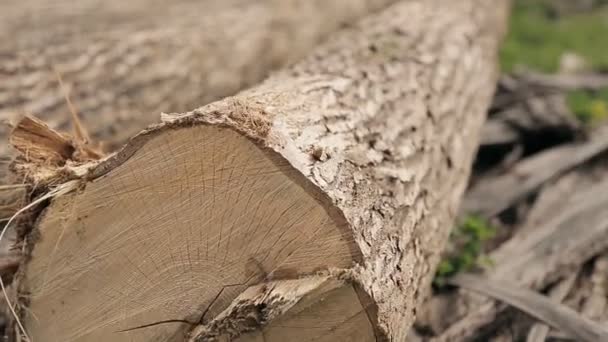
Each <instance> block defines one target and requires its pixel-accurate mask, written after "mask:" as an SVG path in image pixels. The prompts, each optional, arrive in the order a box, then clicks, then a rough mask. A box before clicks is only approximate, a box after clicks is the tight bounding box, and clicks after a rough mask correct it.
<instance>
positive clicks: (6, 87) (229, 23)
mask: <svg viewBox="0 0 608 342" xmlns="http://www.w3.org/2000/svg"><path fill="white" fill-rule="evenodd" d="M391 2H394V0H334V1H325V0H253V1H252V0H203V1H191V0H178V1H171V2H170V3H168V2H166V1H161V0H135V1H128V2H125V1H120V0H110V1H103V2H99V1H97V0H83V1H77V2H74V1H65V0H60V1H53V2H52V3H49V2H48V1H41V0H24V1H19V3H13V2H2V3H0V41H1V42H2V44H1V46H0V118H4V119H5V118H14V117H15V116H17V115H22V114H23V113H28V114H34V115H37V116H39V117H41V118H42V119H44V120H45V121H46V122H48V123H50V124H51V125H52V126H54V127H60V128H66V127H67V126H68V124H69V120H70V116H69V115H68V113H69V110H68V106H67V105H66V102H65V100H64V94H63V93H62V90H61V88H60V87H59V84H58V80H57V75H56V72H55V71H57V72H59V73H60V74H61V75H63V79H64V82H65V83H66V86H67V87H68V88H69V90H70V93H71V97H72V100H73V102H74V104H75V105H76V107H77V109H78V110H79V112H80V114H81V115H82V116H83V118H84V121H85V123H86V124H87V127H89V128H90V130H91V133H93V136H94V137H96V138H100V139H108V140H111V143H115V144H121V143H123V142H124V139H126V138H128V137H130V136H131V135H133V134H135V133H137V132H138V131H139V130H141V129H142V128H144V127H145V126H146V125H148V124H150V123H152V122H157V121H158V116H159V114H160V113H161V112H163V111H165V112H183V111H187V110H192V109H194V108H197V107H199V106H201V105H203V104H207V103H209V102H211V101H214V100H217V99H219V98H221V97H224V96H228V95H232V94H234V93H235V92H237V91H238V90H240V89H242V88H243V87H245V86H247V85H251V84H253V83H255V82H259V81H260V80H261V79H262V78H263V77H265V76H266V75H267V72H268V71H269V70H270V69H273V68H277V67H280V66H282V65H284V64H285V63H286V62H289V61H292V60H294V59H297V58H301V57H302V56H303V55H304V54H305V53H306V52H308V51H309V50H310V48H311V47H312V46H313V45H315V44H316V43H318V42H319V41H320V40H321V39H322V38H324V37H325V36H326V35H327V33H329V32H332V31H334V30H336V29H338V27H340V26H341V25H343V24H346V23H350V22H352V21H353V20H354V19H355V18H358V17H360V16H362V15H364V14H368V13H370V12H371V11H374V10H377V9H380V8H382V7H385V6H386V5H387V4H389V3H391ZM2 130H3V134H6V133H7V130H6V129H5V128H4V127H2ZM0 133H1V132H0ZM5 146H6V145H2V146H1V147H0V153H1V154H5V153H6V152H7V151H6V149H5V148H6V147H5Z"/></svg>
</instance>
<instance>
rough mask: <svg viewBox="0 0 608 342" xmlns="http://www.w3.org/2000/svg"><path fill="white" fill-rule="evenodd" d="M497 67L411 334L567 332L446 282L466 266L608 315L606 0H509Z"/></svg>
mask: <svg viewBox="0 0 608 342" xmlns="http://www.w3.org/2000/svg"><path fill="white" fill-rule="evenodd" d="M500 65H501V70H502V76H501V78H500V81H499V84H498V88H497V92H496V95H495V98H494V101H493V104H492V106H491V108H490V110H489V112H488V120H487V122H486V124H485V126H484V128H483V134H482V139H481V142H480V147H479V152H478V155H477V160H476V162H475V165H474V173H473V176H472V178H471V182H470V187H469V189H468V191H467V194H466V196H465V198H464V200H463V205H462V209H461V213H460V219H459V222H458V223H457V225H456V226H455V227H454V229H453V232H452V235H451V241H450V246H449V247H448V250H447V251H446V253H445V256H444V260H443V261H442V262H441V264H440V265H439V270H438V273H437V275H436V278H435V286H434V295H433V296H432V298H431V299H430V300H429V301H428V302H427V304H426V306H425V310H424V313H423V314H422V315H421V316H420V317H419V321H418V324H417V337H418V338H419V339H423V340H425V339H427V338H430V337H433V336H434V337H437V336H439V337H441V338H444V339H443V340H454V341H460V340H471V339H472V340H479V341H530V342H532V341H558V340H559V341H562V340H570V339H569V338H568V337H567V336H564V334H562V333H560V332H558V331H555V330H553V329H549V328H548V327H547V326H544V327H543V326H542V324H539V323H538V322H537V321H536V320H533V319H531V318H530V317H529V316H526V315H524V314H522V313H520V312H518V311H516V310H514V309H512V308H507V307H506V306H504V305H499V304H497V303H496V302H493V303H492V301H489V300H487V299H481V298H479V297H476V296H474V295H472V294H471V293H467V292H466V291H462V290H455V289H454V288H450V287H448V286H445V284H446V282H449V279H450V277H452V276H454V275H456V274H459V273H461V272H464V271H470V272H483V273H484V274H485V275H487V276H489V277H493V278H496V279H501V278H502V279H509V280H511V281H512V282H513V284H514V286H516V285H519V286H522V287H524V288H525V287H528V288H532V289H534V290H536V291H539V292H540V293H542V294H544V295H547V296H549V297H550V298H552V300H554V301H555V302H557V303H563V304H565V305H566V306H568V307H569V308H572V309H574V310H575V311H576V312H577V313H579V315H580V316H582V317H584V318H587V319H590V320H592V321H595V322H600V323H601V324H604V326H606V325H605V324H607V323H608V306H607V305H606V302H607V298H608V250H607V248H608V168H607V167H608V153H607V150H608V130H606V123H607V120H608V1H605V0H579V1H569V0H515V1H514V5H513V11H512V16H511V20H510V28H509V34H508V36H507V38H506V40H505V42H504V44H503V47H502V50H501V53H500ZM531 305H532V304H531ZM414 335H416V334H414Z"/></svg>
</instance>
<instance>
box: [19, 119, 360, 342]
mask: <svg viewBox="0 0 608 342" xmlns="http://www.w3.org/2000/svg"><path fill="white" fill-rule="evenodd" d="M133 146H136V147H133ZM131 147H132V148H134V150H132V151H130V152H129V153H128V154H129V157H128V158H125V157H124V155H121V154H120V153H119V154H117V155H116V156H115V157H110V160H107V161H105V162H104V163H105V165H112V167H113V168H112V169H111V170H106V171H107V172H104V173H103V176H100V177H99V178H97V179H94V180H93V181H91V182H90V183H88V184H87V185H86V188H85V189H83V190H80V191H79V192H78V193H72V194H68V195H64V196H62V197H60V198H57V199H55V200H54V201H53V203H52V204H51V206H50V207H49V208H48V209H47V210H46V213H45V214H44V215H43V217H42V219H41V221H40V223H39V225H38V228H39V229H38V230H39V236H40V238H39V239H38V241H37V242H36V245H35V246H34V248H33V250H32V252H31V261H30V262H29V264H28V265H27V270H26V272H25V275H24V278H23V279H22V282H21V285H22V290H23V291H25V294H26V295H27V301H28V310H27V312H26V322H25V323H26V326H27V327H28V328H29V331H28V333H29V334H30V336H31V337H32V338H33V339H34V340H46V341H153V340H169V341H174V340H175V341H181V340H183V338H184V336H185V335H188V334H190V335H191V336H195V335H192V333H193V332H195V331H198V334H199V338H198V340H201V341H203V340H210V339H211V340H213V338H219V336H223V335H225V334H228V335H230V336H231V338H236V336H238V335H240V334H241V333H246V334H247V336H248V337H245V336H243V337H242V339H241V340H243V341H256V340H258V339H259V338H258V337H256V336H258V335H256V334H260V333H262V332H263V331H266V330H260V329H257V330H255V329H254V328H252V327H257V326H260V327H262V326H264V327H266V328H264V329H270V330H268V334H269V335H267V336H266V341H275V340H276V341H282V340H284V339H283V338H281V336H283V337H284V336H285V335H284V333H286V332H285V331H287V330H285V329H287V328H285V327H288V326H291V328H289V329H297V330H298V331H303V332H305V333H306V334H308V335H310V336H313V335H314V334H316V333H319V334H320V335H319V336H325V337H327V336H330V335H331V334H327V331H325V330H327V329H330V330H332V331H334V330H335V331H339V330H341V328H340V327H342V326H345V325H348V326H350V325H352V324H354V323H353V322H359V320H362V321H363V320H365V321H367V322H369V318H368V314H367V311H366V310H364V308H365V307H366V306H369V305H366V304H362V302H361V301H360V300H359V297H358V296H357V291H355V289H354V287H353V285H350V284H346V283H344V282H343V281H341V280H337V278H338V277H336V276H332V277H331V279H329V278H318V277H313V275H315V274H328V272H329V270H336V269H337V270H348V269H350V268H352V267H353V266H354V265H355V263H357V262H359V261H360V258H361V256H360V251H359V249H358V247H357V246H356V244H355V243H354V241H353V237H352V232H351V231H350V230H349V229H348V226H347V223H346V220H345V219H344V217H343V216H342V214H341V212H340V211H339V210H338V209H336V208H335V207H334V206H333V205H332V203H331V201H330V200H329V199H328V198H326V197H325V195H324V194H323V193H322V192H321V191H319V190H318V189H317V188H316V187H314V186H313V185H312V184H311V183H310V181H308V180H307V179H305V178H304V176H302V175H301V174H300V173H299V171H297V170H296V169H294V168H293V167H292V166H291V165H290V164H289V163H288V162H287V161H286V160H284V159H283V157H281V156H280V155H279V154H277V153H275V152H273V151H271V150H269V149H267V148H265V147H263V146H261V145H260V144H259V143H258V142H256V141H254V140H252V139H251V138H249V137H248V136H246V134H242V133H239V132H237V131H235V130H233V129H231V128H228V127H225V126H217V125H206V124H198V125H190V126H183V125H182V126H181V127H177V126H175V125H169V124H167V125H164V126H159V127H157V128H156V130H155V131H153V132H148V133H146V134H145V135H144V136H141V137H140V139H139V140H138V141H137V142H133V144H132V146H131ZM127 149H128V148H127ZM112 158H115V160H112ZM100 167H101V168H103V167H104V166H103V163H102V165H100ZM337 272H338V273H340V271H337ZM334 273H335V272H334ZM311 277H313V278H311ZM334 278H335V279H334ZM310 279H312V280H310ZM319 279H323V280H322V281H321V280H319ZM338 283H339V284H340V285H338ZM256 284H257V287H256V286H254V285H256ZM252 286H253V287H252ZM286 287H287V288H290V289H292V290H293V289H296V290H297V291H295V290H294V291H291V290H289V291H287V290H284V288H286ZM282 289H283V290H282ZM248 296H249V297H251V298H249V297H248ZM290 296H291V297H290ZM294 296H295V297H294ZM239 298H240V299H239ZM243 298H245V299H243ZM247 298H249V299H247ZM252 298H253V299H252ZM276 298H281V299H280V300H278V302H276V300H275V299H276ZM370 302H371V301H370ZM117 303H118V305H117ZM243 303H257V304H255V305H253V306H251V305H249V306H247V305H245V309H243V305H244V304H243ZM277 303H278V304H277ZM322 308H326V309H322ZM243 310H244V311H243ZM294 310H296V311H294ZM349 310H350V311H349ZM288 311H289V312H291V313H292V314H286V315H281V317H280V318H276V319H275V317H278V315H277V312H288ZM347 311H348V312H351V313H352V314H349V315H344V312H347ZM312 312H314V315H312V316H310V317H309V318H307V317H308V316H307V314H308V313H312ZM231 315H237V316H238V317H240V318H238V319H232V318H231V317H233V316H231ZM241 316H242V317H241ZM250 316H251V317H253V318H250ZM65 317H71V319H65ZM222 317H223V318H222ZM313 317H314V319H313ZM251 320H253V321H251ZM275 321H276V322H275ZM48 322H53V323H52V324H49V323H48ZM273 322H275V323H273ZM281 322H283V323H285V324H283V323H281ZM292 323H293V324H292ZM355 325H356V326H357V327H358V328H357V329H359V326H360V325H361V324H360V323H356V324H355ZM368 326H370V324H368ZM195 327H198V330H197V328H195ZM221 327H223V328H221ZM289 329H288V330H289ZM324 329H325V330H324ZM361 329H362V328H361ZM351 330H352V329H351V328H348V329H346V330H345V331H348V333H349V334H350V333H351V332H352V331H351ZM256 331H257V332H256ZM344 333H346V332H344ZM264 334H266V332H264ZM270 335H272V336H275V335H276V336H277V337H276V338H277V339H269V337H268V336H270ZM315 336H316V335H315ZM334 337H335V336H334ZM363 340H365V341H367V340H369V339H363Z"/></svg>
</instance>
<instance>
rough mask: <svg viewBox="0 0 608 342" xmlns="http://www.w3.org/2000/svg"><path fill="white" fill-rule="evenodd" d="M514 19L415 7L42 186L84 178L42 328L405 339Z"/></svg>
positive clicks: (55, 216) (65, 216) (52, 233)
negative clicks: (504, 36)
mask: <svg viewBox="0 0 608 342" xmlns="http://www.w3.org/2000/svg"><path fill="white" fill-rule="evenodd" d="M507 8H508V1H494V2H491V3H490V2H488V1H485V0H466V1H464V0H463V1H449V0H431V1H429V0H412V1H404V2H400V3H398V4H396V5H394V6H392V7H390V8H389V9H387V10H385V11H383V12H382V13H380V14H378V15H375V16H371V17H369V18H367V19H365V20H363V21H362V22H360V23H359V24H358V25H356V26H354V27H352V28H348V29H345V30H343V31H342V32H340V33H339V34H336V35H334V36H333V37H332V38H331V39H330V40H329V41H328V42H326V43H325V44H323V45H322V46H319V47H318V48H316V49H315V50H314V51H312V53H311V55H310V56H309V57H308V58H307V59H305V60H303V61H301V62H299V63H297V64H295V65H293V66H291V67H289V68H288V69H286V70H285V71H283V72H280V73H277V74H275V75H274V76H273V77H271V78H270V79H268V80H267V81H265V82H264V83H262V84H261V85H259V86H256V87H254V88H252V89H250V90H248V91H245V92H243V93H240V94H238V95H237V96H234V97H230V98H227V99H224V100H222V101H219V102H215V103H212V104H209V105H207V106H204V107H201V108H199V109H197V110H194V111H192V112H189V113H184V114H172V115H164V116H163V123H162V124H159V125H156V126H152V127H150V128H149V129H148V130H146V131H144V132H142V133H140V134H138V135H137V136H135V137H134V138H132V139H131V140H130V141H129V143H128V144H127V145H126V146H125V147H124V148H123V149H122V150H121V151H119V152H118V153H117V154H114V155H112V156H110V157H108V158H106V159H104V160H102V161H100V162H90V163H86V164H79V163H76V162H74V161H68V162H67V163H66V165H67V166H58V167H57V173H56V177H55V176H53V177H49V176H48V173H47V171H48V165H45V166H44V167H45V176H44V177H41V178H36V174H35V172H29V173H28V176H29V177H30V179H35V180H36V181H38V182H40V183H48V182H49V181H54V182H57V181H58V178H57V177H60V178H61V179H63V180H66V179H72V180H71V182H74V181H76V182H80V184H79V186H74V188H75V190H74V191H73V192H72V193H70V194H66V195H63V196H61V197H58V198H55V199H54V200H53V201H52V203H51V204H50V206H49V207H48V208H47V209H46V211H45V213H44V214H43V215H42V217H41V218H40V219H39V221H38V224H37V229H36V231H35V232H36V233H37V234H39V239H37V241H36V242H34V240H32V239H30V240H28V241H30V247H31V259H30V261H29V262H28V264H27V265H26V268H25V270H24V272H23V273H24V275H23V278H22V279H21V281H20V285H21V290H22V293H23V294H26V296H25V297H26V298H28V301H27V303H24V305H27V306H28V309H27V310H24V312H23V315H24V321H25V324H26V327H27V331H28V333H29V334H30V335H31V336H33V337H34V339H35V340H39V339H40V338H42V337H43V336H44V339H45V340H48V341H55V340H57V341H59V340H61V341H85V340H86V341H107V340H113V341H123V340H124V341H127V340H128V341H151V340H152V341H154V340H171V341H180V340H182V339H183V338H184V334H186V335H187V336H188V338H189V339H190V340H191V341H206V340H214V339H219V340H225V339H236V340H238V341H283V340H285V336H289V337H290V339H291V340H296V341H300V340H301V341H306V340H319V341H334V340H349V341H373V340H376V341H382V340H391V341H404V340H405V338H406V335H407V332H408V330H409V327H410V326H411V324H412V323H413V321H414V318H415V313H416V308H417V306H418V304H419V303H420V301H421V300H422V298H423V297H424V295H425V293H426V291H427V289H428V288H429V285H430V281H431V279H432V277H433V274H434V269H435V264H436V262H437V260H438V256H439V252H440V251H441V249H442V247H443V246H444V243H445V240H446V238H447V236H448V234H449V229H450V227H451V224H452V220H453V218H454V216H455V214H456V212H457V208H458V205H459V201H460V197H461V195H462V193H463V191H464V188H465V186H466V183H467V178H468V175H469V173H470V165H471V161H472V158H473V155H474V153H475V150H476V147H477V143H478V140H479V132H480V128H481V125H482V122H483V118H484V114H485V110H486V109H487V107H488V105H489V102H490V99H491V97H492V93H493V89H494V85H495V82H496V79H497V68H496V51H497V48H498V43H499V41H500V37H501V36H502V34H503V31H504V23H505V17H506V15H507ZM32 143H33V144H36V142H35V141H32ZM28 163H35V161H34V160H32V161H28V160H27V155H24V156H23V157H22V159H21V161H20V164H21V168H20V167H19V165H17V167H16V169H17V170H25V169H27V170H30V171H31V170H32V169H31V167H28V168H24V167H23V166H24V165H26V164H28ZM74 179H75V180H74ZM70 184H75V183H70ZM58 317H61V319H57V318H58Z"/></svg>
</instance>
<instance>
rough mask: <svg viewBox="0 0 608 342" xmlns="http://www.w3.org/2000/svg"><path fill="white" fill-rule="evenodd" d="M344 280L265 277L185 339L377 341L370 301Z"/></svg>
mask: <svg viewBox="0 0 608 342" xmlns="http://www.w3.org/2000/svg"><path fill="white" fill-rule="evenodd" d="M360 296H366V295H365V294H362V293H360V289H358V288H357V286H356V285H354V284H351V283H349V282H348V281H347V280H345V279H337V278H332V277H328V276H310V277H304V278H300V279H294V280H279V281H271V282H268V283H264V284H259V285H255V286H252V287H249V288H248V289H246V290H245V291H243V292H242V293H241V294H240V295H239V296H238V297H237V298H236V299H235V300H234V301H233V302H232V303H231V304H230V306H229V307H228V308H226V309H225V310H224V311H223V312H222V313H220V314H219V315H218V316H217V317H216V318H215V319H214V320H213V321H211V322H209V323H207V324H205V325H200V326H198V327H196V328H195V329H194V330H193V331H192V332H191V333H190V336H189V338H188V342H197V341H209V340H234V341H239V342H255V341H288V340H290V339H293V337H294V336H298V338H299V339H301V340H306V341H308V340H311V341H312V340H315V341H336V340H345V341H373V340H379V339H378V338H377V336H376V333H377V332H376V331H375V325H374V321H375V319H376V318H375V314H376V313H375V312H374V311H373V310H370V309H371V308H370V307H371V306H372V305H371V304H372V302H371V300H369V298H368V297H365V298H361V297H360Z"/></svg>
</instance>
